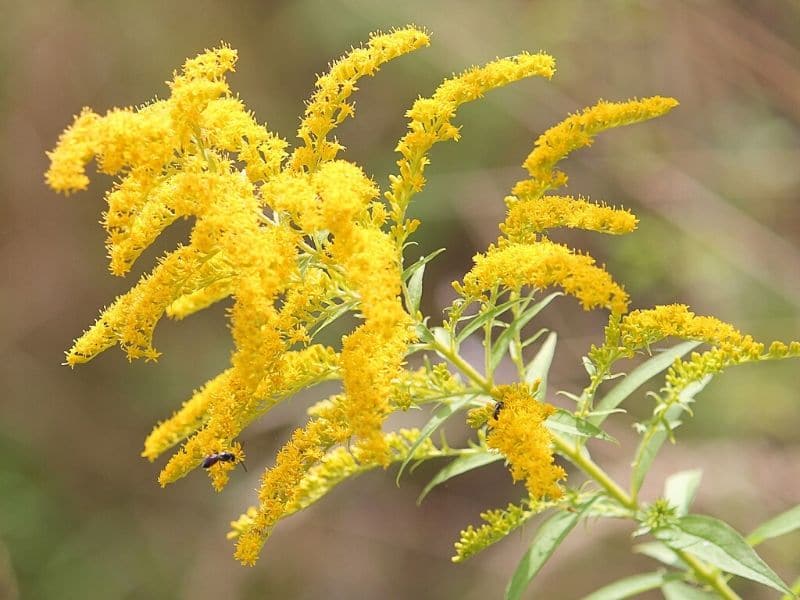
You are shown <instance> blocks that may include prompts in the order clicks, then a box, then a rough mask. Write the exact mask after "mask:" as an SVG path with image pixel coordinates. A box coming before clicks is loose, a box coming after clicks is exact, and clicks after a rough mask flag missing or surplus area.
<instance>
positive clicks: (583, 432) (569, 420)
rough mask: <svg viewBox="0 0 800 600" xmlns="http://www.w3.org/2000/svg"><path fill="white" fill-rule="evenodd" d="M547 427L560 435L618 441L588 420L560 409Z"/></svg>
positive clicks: (547, 422) (548, 421)
mask: <svg viewBox="0 0 800 600" xmlns="http://www.w3.org/2000/svg"><path fill="white" fill-rule="evenodd" d="M545 425H546V426H547V427H548V429H550V430H551V431H558V432H559V433H567V434H569V435H573V436H577V437H585V438H600V439H601V440H606V441H608V442H614V441H616V440H615V439H614V438H613V437H611V436H610V435H608V434H607V433H606V432H605V431H603V430H602V429H600V428H599V427H597V426H596V425H592V424H591V423H590V422H589V421H587V420H586V419H581V418H579V417H576V416H575V415H573V414H572V413H571V412H568V411H566V410H562V409H558V410H557V411H556V413H555V414H554V415H552V416H551V417H550V418H549V419H547V421H545Z"/></svg>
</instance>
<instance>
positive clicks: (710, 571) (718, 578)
mask: <svg viewBox="0 0 800 600" xmlns="http://www.w3.org/2000/svg"><path fill="white" fill-rule="evenodd" d="M431 347H432V348H433V349H434V350H435V351H436V352H437V353H439V354H440V355H441V356H442V357H444V358H446V359H447V360H448V361H450V363H451V364H452V365H453V366H454V367H456V368H457V369H458V370H459V371H461V373H463V374H464V375H465V376H466V377H467V378H468V379H470V381H472V383H474V384H475V385H476V386H477V387H479V388H481V389H482V390H483V391H484V392H486V394H487V395H489V396H492V397H495V398H496V395H495V394H496V392H495V390H494V388H493V386H492V384H491V383H490V382H489V380H488V379H486V378H485V377H484V376H483V375H481V374H480V373H478V372H477V371H476V370H475V369H474V368H473V367H472V365H470V364H469V363H468V362H467V361H465V360H464V359H463V358H461V356H460V355H459V354H458V353H457V352H456V351H455V349H453V348H448V347H445V346H443V345H442V344H440V343H439V342H438V341H436V340H434V341H433V342H432V343H431ZM493 392H494V393H493ZM497 399H498V400H499V398H497ZM550 435H551V437H552V439H553V444H554V446H555V447H556V448H557V449H558V451H559V452H560V453H561V454H562V455H563V456H565V457H566V458H567V459H569V460H570V462H572V463H573V464H574V465H575V466H576V467H578V468H579V469H581V470H582V471H583V472H584V473H585V474H586V475H587V476H589V477H590V478H591V479H593V480H594V481H595V482H597V484H598V485H600V487H602V488H603V489H604V490H605V491H606V493H607V494H608V495H609V496H610V497H612V498H614V499H615V500H616V501H617V502H619V503H620V505H622V506H623V507H625V508H627V509H629V510H631V511H632V512H637V511H639V510H641V506H640V505H639V502H638V501H637V499H636V498H635V497H634V496H631V495H630V494H628V493H627V492H626V491H625V490H624V489H623V488H622V487H621V486H620V485H619V484H618V483H617V482H615V481H614V480H613V479H612V478H611V477H610V476H609V475H608V473H606V472H605V471H604V470H603V469H602V467H600V466H599V465H598V464H597V463H595V462H594V461H593V460H592V459H591V458H589V457H588V456H586V455H585V454H583V453H582V452H581V447H580V446H575V445H573V444H571V443H569V441H568V440H566V439H564V438H563V437H561V436H560V435H558V434H557V433H553V432H550ZM673 552H675V554H676V555H677V556H678V557H680V559H681V560H682V561H683V562H684V563H685V564H686V565H687V566H688V567H689V568H690V569H691V570H692V571H694V574H695V575H696V576H697V578H698V580H700V581H703V582H705V583H706V584H708V585H709V586H711V587H712V588H713V589H714V591H715V592H716V593H717V594H719V596H720V598H725V599H726V600H741V597H740V596H739V595H738V594H737V593H736V592H734V591H733V590H732V589H731V588H730V587H729V586H728V583H727V582H726V581H725V579H724V578H723V577H722V574H721V573H720V572H719V571H717V570H716V569H714V568H713V567H710V566H708V565H707V564H706V563H705V562H703V561H702V560H700V559H699V558H696V557H695V556H692V555H691V554H689V553H687V552H685V551H683V550H674V549H673Z"/></svg>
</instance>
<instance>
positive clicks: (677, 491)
mask: <svg viewBox="0 0 800 600" xmlns="http://www.w3.org/2000/svg"><path fill="white" fill-rule="evenodd" d="M702 476H703V472H702V471H701V470H700V469H693V470H691V471H681V472H680V473H675V474H674V475H670V476H669V477H667V480H666V481H665V482H664V498H666V499H667V500H668V501H669V503H670V504H671V505H672V506H674V507H675V508H676V509H677V510H676V514H677V515H678V516H679V517H682V516H683V515H685V514H688V513H689V507H690V506H691V505H692V501H693V500H694V496H695V494H696V493H697V488H698V486H699V485H700V478H701V477H702Z"/></svg>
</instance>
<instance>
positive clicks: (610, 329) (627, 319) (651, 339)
mask: <svg viewBox="0 0 800 600" xmlns="http://www.w3.org/2000/svg"><path fill="white" fill-rule="evenodd" d="M605 334H606V339H605V342H604V344H603V345H602V346H601V347H594V346H593V347H592V350H591V351H590V352H589V357H590V358H591V359H592V360H593V361H595V362H596V364H597V363H599V362H601V361H603V360H604V359H603V358H602V357H603V356H605V355H607V354H608V353H614V354H615V355H619V356H627V357H631V356H633V355H634V354H635V353H636V352H637V351H639V350H643V349H646V348H649V347H650V345H652V344H654V343H656V342H659V341H661V340H663V339H665V338H668V337H677V338H681V339H684V340H697V341H702V342H706V343H708V344H711V345H713V346H725V347H729V346H741V345H743V344H744V345H747V344H749V342H747V338H746V337H745V336H743V335H742V334H741V333H740V332H739V331H738V330H736V328H734V327H733V326H732V325H729V324H728V323H725V322H723V321H720V320H719V319H717V318H715V317H707V316H697V315H695V314H694V313H693V312H692V311H690V310H689V307H688V306H686V305H685V304H669V305H662V306H655V307H653V308H650V309H645V310H634V311H632V312H630V313H628V314H627V315H624V316H622V317H620V316H619V315H611V316H610V317H609V323H608V326H607V327H606V331H605Z"/></svg>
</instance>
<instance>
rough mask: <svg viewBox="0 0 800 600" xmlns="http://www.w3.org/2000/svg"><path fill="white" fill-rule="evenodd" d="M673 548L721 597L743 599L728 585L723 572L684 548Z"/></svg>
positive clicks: (729, 599) (734, 599)
mask: <svg viewBox="0 0 800 600" xmlns="http://www.w3.org/2000/svg"><path fill="white" fill-rule="evenodd" d="M671 550H672V551H673V552H674V553H675V554H676V555H677V556H678V557H679V558H680V559H681V560H682V561H683V562H685V563H686V564H687V565H689V567H691V569H692V571H694V573H695V575H697V577H698V579H700V580H702V581H704V582H706V583H707V584H708V585H710V586H711V587H712V588H713V589H714V591H715V592H716V593H717V594H719V597H720V598H725V599H726V600H742V597H741V596H740V595H739V594H737V593H736V592H734V591H733V590H732V589H731V588H730V587H729V586H728V582H727V581H725V578H724V577H722V574H721V573H720V572H719V571H717V570H716V569H714V568H712V567H709V566H708V565H707V564H705V563H704V562H703V561H701V560H700V559H699V558H696V557H694V556H692V555H691V554H689V553H688V552H686V551H684V550H675V549H674V548H672V549H671Z"/></svg>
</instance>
